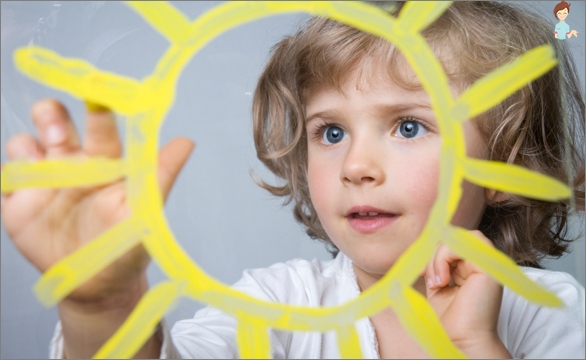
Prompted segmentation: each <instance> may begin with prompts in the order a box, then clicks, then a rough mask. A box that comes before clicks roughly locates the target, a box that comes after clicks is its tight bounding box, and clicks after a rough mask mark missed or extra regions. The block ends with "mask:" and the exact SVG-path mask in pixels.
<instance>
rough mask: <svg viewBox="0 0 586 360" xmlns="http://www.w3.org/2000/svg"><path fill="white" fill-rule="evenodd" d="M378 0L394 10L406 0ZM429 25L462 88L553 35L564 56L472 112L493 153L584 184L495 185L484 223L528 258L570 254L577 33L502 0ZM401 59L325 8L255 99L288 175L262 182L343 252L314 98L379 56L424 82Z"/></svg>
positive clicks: (274, 161) (281, 48)
mask: <svg viewBox="0 0 586 360" xmlns="http://www.w3.org/2000/svg"><path fill="white" fill-rule="evenodd" d="M375 4H377V5H378V6H381V7H383V8H386V9H389V10H388V12H389V13H390V14H391V15H396V14H397V13H398V11H400V9H401V7H402V4H401V3H388V2H385V3H380V2H376V3H375ZM422 34H423V36H424V37H425V38H426V40H427V41H428V43H429V44H430V46H431V47H432V49H433V50H434V52H435V53H436V56H438V58H439V59H440V60H441V61H442V64H443V67H444V71H446V73H447V74H448V77H449V78H450V81H451V82H452V84H456V85H457V86H458V87H459V88H466V87H468V86H470V85H471V84H472V83H473V82H474V81H476V80H477V79H479V78H480V77H482V76H484V75H486V74H488V73H490V72H491V71H492V70H494V69H496V68H498V67H500V66H502V65H504V64H506V63H508V62H510V61H512V60H514V59H515V58H517V57H518V56H520V55H522V54H523V53H524V52H526V51H528V50H530V49H532V48H534V47H537V46H539V45H542V44H545V43H549V44H551V45H553V46H554V48H555V51H556V55H557V58H558V61H559V65H558V66H556V67H555V68H554V69H553V70H551V71H549V72H548V73H547V74H545V75H544V76H542V77H541V78H539V79H537V80H535V81H533V82H532V83H530V84H529V85H527V86H526V87H524V88H523V89H521V90H520V91H518V92H516V93H515V94H513V95H512V96H511V97H509V98H508V99H507V100H506V101H504V102H503V103H501V104H499V105H498V106H496V107H494V108H493V109H491V110H490V111H488V112H486V113H485V114H483V115H481V116H478V117H477V118H475V119H473V120H471V121H473V122H474V124H475V126H477V127H478V129H479V131H480V133H481V134H482V136H483V138H484V140H485V143H486V144H487V145H488V146H487V147H488V153H487V154H486V157H487V159H489V160H495V161H502V162H507V163H514V164H517V165H521V166H523V167H526V168H528V169H531V170H534V171H538V172H540V173H543V174H546V175H549V176H551V177H554V178H556V179H559V180H560V181H563V182H564V183H566V184H570V185H571V186H572V187H573V190H574V196H573V198H572V199H571V200H570V201H565V202H545V201H538V200H533V199H528V198H523V197H520V196H517V195H513V194H502V195H500V194H498V193H495V194H494V196H492V197H491V198H490V199H488V206H487V208H486V210H485V212H484V214H483V216H482V219H481V221H480V225H479V230H481V231H482V232H483V233H484V234H485V235H486V236H487V237H488V238H489V239H491V240H492V241H493V242H494V244H495V246H496V247H497V248H498V249H500V250H501V251H503V252H505V253H506V254H507V255H508V256H510V257H511V258H512V259H513V260H514V261H515V262H516V263H517V264H519V265H525V266H534V267H540V261H541V260H542V259H543V258H544V257H545V256H552V257H559V256H561V255H562V254H563V253H564V252H566V251H567V250H568V245H569V243H570V242H571V241H572V239H569V238H568V237H567V235H568V234H567V230H568V221H567V219H568V216H569V213H570V210H571V208H572V207H574V208H576V209H577V210H581V211H583V210H584V152H583V141H584V116H585V115H584V100H583V89H582V88H581V87H580V82H579V81H578V79H577V76H576V69H575V66H574V64H573V61H572V58H571V55H570V54H569V51H568V49H567V47H566V44H565V43H564V42H561V41H557V40H556V39H555V38H554V36H553V33H552V32H551V31H550V26H549V23H548V22H547V21H545V20H543V18H542V17H540V16H538V15H535V14H533V13H532V12H531V11H529V10H528V9H526V8H522V7H517V6H514V5H510V4H504V3H497V2H454V3H453V4H452V5H451V6H450V7H449V8H448V10H446V12H445V13H444V14H442V16H441V17H440V18H439V19H438V20H436V21H435V22H434V23H433V24H431V25H430V26H429V27H428V28H426V29H425V30H424V31H423V32H422ZM399 61H404V59H402V58H401V55H400V53H399V52H398V51H397V50H396V49H395V47H394V46H393V45H392V44H390V43H388V42H387V41H386V40H383V39H381V38H378V37H376V36H373V35H370V34H366V33H362V32H360V31H358V30H356V29H354V28H352V27H349V26H347V25H344V24H340V23H337V22H335V21H332V20H328V19H324V18H317V17H316V18H312V19H311V20H309V21H308V23H307V24H305V26H303V27H302V28H301V29H300V30H299V31H298V32H297V33H296V34H294V35H292V36H289V37H286V38H285V39H283V40H282V41H281V42H279V43H278V44H276V45H275V46H274V47H273V49H272V55H271V58H270V60H269V62H268V63H267V65H266V67H265V69H264V71H263V73H262V75H261V77H260V79H259V82H258V85H257V88H256V91H255V94H254V100H253V121H254V140H255V146H256V151H257V156H258V158H259V159H260V160H261V161H262V162H263V163H264V164H265V166H267V167H268V168H269V170H271V171H272V172H273V173H274V174H275V175H276V176H277V177H278V178H280V179H282V180H284V184H283V185H282V186H275V185H270V184H267V183H265V182H264V181H262V180H259V181H257V183H258V184H259V185H260V186H261V187H263V188H265V189H266V190H268V191H269V192H271V193H272V194H273V195H276V196H280V197H284V198H285V204H288V203H291V202H293V204H294V208H293V212H294V216H295V219H296V220H297V221H298V222H300V223H301V224H303V225H304V226H305V227H306V229H307V234H308V235H309V236H310V237H311V238H313V239H319V240H321V241H324V242H325V243H326V244H327V245H328V249H329V251H330V252H331V253H332V254H333V255H335V254H336V253H337V252H338V249H337V248H336V247H335V246H334V245H333V243H332V242H331V240H330V239H329V238H328V235H327V234H326V232H325V231H324V229H323V227H322V225H321V223H320V221H319V218H318V216H317V213H316V211H315V209H314V207H313V205H312V203H311V196H310V193H309V186H308V183H307V135H306V133H305V124H304V123H305V111H304V101H305V99H306V98H307V97H308V96H310V95H311V91H312V90H314V89H316V88H319V87H333V88H337V89H341V85H342V84H343V81H344V79H345V77H346V76H347V75H348V74H350V73H351V72H352V71H356V70H358V71H359V72H360V74H361V75H360V77H362V76H363V75H365V76H367V77H368V76H373V74H377V73H376V71H377V69H378V71H379V72H380V69H381V67H380V64H383V66H384V67H385V68H386V69H388V74H386V75H388V76H389V77H390V79H392V80H393V81H395V82H397V83H398V84H400V85H401V86H404V87H405V88H413V87H414V83H413V81H412V80H413V79H406V78H404V75H403V74H401V73H400V72H399V71H393V70H394V69H397V66H398V65H399V63H398V62H399ZM415 87H417V85H415ZM502 198H504V200H502V201H498V199H502Z"/></svg>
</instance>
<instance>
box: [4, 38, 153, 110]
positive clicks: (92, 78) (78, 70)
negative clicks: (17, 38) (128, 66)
mask: <svg viewBox="0 0 586 360" xmlns="http://www.w3.org/2000/svg"><path fill="white" fill-rule="evenodd" d="M14 62H15V65H16V68H17V69H19V70H20V71H22V72H23V73H25V74H26V75H28V76H29V77H31V78H33V79H35V80H37V81H39V82H41V83H43V84H45V85H47V86H50V87H53V88H55V89H59V90H62V91H65V92H67V93H69V94H71V95H72V96H75V97H77V98H81V99H84V100H87V101H90V102H93V103H97V104H102V105H104V106H106V107H108V108H110V109H115V110H116V111H118V112H120V113H126V114H131V113H134V112H136V111H138V110H139V109H140V108H141V107H142V106H143V105H142V103H141V101H142V100H143V99H141V95H142V94H141V93H142V90H141V87H140V84H139V83H138V82H137V81H136V80H134V79H132V78H129V77H125V76H122V75H117V74H114V73H110V72H106V71H100V70H97V69H96V68H95V67H94V66H93V65H91V64H90V63H88V62H87V61H84V60H79V59H68V58H64V57H61V56H60V55H59V54H57V53H55V52H53V51H51V50H48V49H45V48H41V47H38V46H29V47H25V48H20V49H17V50H16V51H15V52H14Z"/></svg>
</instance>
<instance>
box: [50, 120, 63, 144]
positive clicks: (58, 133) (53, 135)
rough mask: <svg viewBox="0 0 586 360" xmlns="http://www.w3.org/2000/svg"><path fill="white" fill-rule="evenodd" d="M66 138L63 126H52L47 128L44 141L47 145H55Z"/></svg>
mask: <svg viewBox="0 0 586 360" xmlns="http://www.w3.org/2000/svg"><path fill="white" fill-rule="evenodd" d="M66 137H67V130H66V129H65V126H63V125H57V124H53V125H50V126H49V127H48V128H47V131H46V133H45V140H46V141H47V143H48V144H49V145H57V144H59V143H62V142H63V141H65V138H66Z"/></svg>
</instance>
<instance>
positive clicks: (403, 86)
mask: <svg viewBox="0 0 586 360" xmlns="http://www.w3.org/2000/svg"><path fill="white" fill-rule="evenodd" d="M450 88H451V91H452V94H453V96H454V97H457V95H458V94H459V93H460V92H461V91H462V90H463V89H464V85H463V84H460V82H456V81H450ZM349 90H356V91H362V92H370V93H371V94H372V95H373V96H377V94H378V95H380V96H386V95H385V94H387V95H388V93H389V91H391V92H392V93H393V94H394V95H393V97H395V98H396V99H400V98H403V99H407V98H409V99H410V100H413V101H417V102H421V103H424V104H429V102H430V100H429V95H428V94H427V91H426V90H425V88H424V87H423V85H422V83H421V81H420V79H419V78H418V77H417V75H416V74H415V72H414V71H413V69H412V68H411V66H410V65H409V64H408V63H407V61H406V60H405V59H404V58H403V57H402V56H400V57H397V58H395V59H393V61H392V62H389V61H387V60H385V59H381V58H377V57H369V58H366V57H364V58H362V59H360V61H358V62H357V63H356V64H355V66H353V67H352V68H351V69H349V70H348V71H345V72H344V73H343V74H341V75H340V78H339V79H338V80H337V81H336V82H330V83H321V84H318V85H316V86H313V87H312V88H310V89H308V90H307V91H306V92H305V94H306V96H305V101H304V102H305V105H306V106H307V105H308V104H309V103H311V102H313V101H314V100H316V97H320V98H322V99H323V97H324V95H325V94H326V93H329V94H330V95H334V94H340V95H342V97H347V96H348V94H347V92H349Z"/></svg>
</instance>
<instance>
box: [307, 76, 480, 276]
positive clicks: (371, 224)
mask: <svg viewBox="0 0 586 360" xmlns="http://www.w3.org/2000/svg"><path fill="white" fill-rule="evenodd" d="M342 88H343V91H344V93H345V94H342V93H340V92H338V91H337V90H335V89H328V88H324V89H317V90H315V91H313V92H312V93H311V95H310V96H309V97H308V99H307V102H306V116H307V117H306V119H307V122H306V128H307V136H308V182H309V190H310V194H311V199H312V203H313V206H314V207H315V209H316V211H317V214H318V216H319V218H320V221H321V223H322V225H323V227H324V229H325V231H326V232H327V234H328V235H329V237H330V238H331V240H332V241H333V242H334V243H335V244H336V246H338V248H339V249H340V250H341V251H342V252H343V253H344V254H346V255H347V256H348V257H349V258H350V259H351V260H352V261H353V262H354V264H355V266H357V267H358V268H359V269H357V274H358V271H359V270H360V271H364V273H365V274H368V275H371V276H373V277H375V278H379V277H381V276H382V275H384V274H385V273H386V272H387V270H388V269H389V268H390V267H391V266H392V265H393V263H394V262H395V261H396V260H397V259H398V258H399V256H400V255H401V254H402V253H403V252H404V251H405V250H406V249H407V248H408V247H409V246H410V245H411V244H412V243H413V242H414V240H415V239H416V238H417V237H418V235H419V234H420V232H421V230H422V229H423V227H424V225H425V223H426V221H427V218H428V215H429V212H430V209H431V207H432V205H433V203H434V201H435V199H436V195H437V188H438V179H439V168H440V145H441V138H440V135H439V133H438V127H437V122H436V119H435V115H434V112H433V110H432V109H431V107H430V100H429V97H428V95H427V93H426V92H425V91H424V90H420V91H408V90H405V89H403V88H401V87H399V86H398V85H396V84H394V83H393V82H392V81H390V80H376V79H373V80H371V81H370V82H369V83H368V84H364V85H360V86H357V76H356V74H353V75H351V76H350V77H349V79H348V80H347V81H345V82H344V84H343V86H342ZM464 131H465V136H466V140H467V152H468V155H469V156H472V157H475V158H483V157H484V154H485V150H486V147H485V144H484V142H483V140H482V138H481V136H480V134H479V132H478V131H477V129H476V128H475V126H474V125H473V124H472V123H471V122H470V121H468V122H467V123H466V124H465V126H464ZM462 199H463V200H462V201H461V203H460V206H459V208H458V211H457V213H456V215H455V217H454V219H453V221H452V223H453V224H455V225H459V226H462V227H465V228H467V229H475V228H476V227H477V226H478V223H479V222H480V218H481V215H482V213H483V211H484V208H485V196H484V189H482V188H479V187H477V186H475V185H472V184H470V183H467V182H466V183H464V193H463V197H462ZM358 275H359V280H360V274H358Z"/></svg>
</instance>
